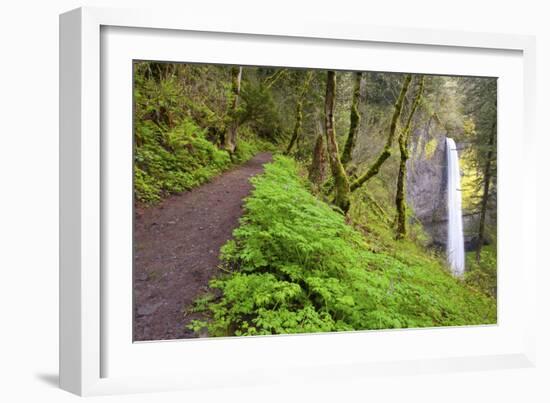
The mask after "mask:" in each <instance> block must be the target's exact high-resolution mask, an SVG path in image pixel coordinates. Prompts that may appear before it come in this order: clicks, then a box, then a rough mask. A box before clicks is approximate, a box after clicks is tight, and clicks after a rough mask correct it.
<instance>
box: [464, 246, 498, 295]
mask: <svg viewBox="0 0 550 403" xmlns="http://www.w3.org/2000/svg"><path fill="white" fill-rule="evenodd" d="M476 255H477V252H469V253H467V254H466V267H467V271H466V274H465V281H466V283H467V284H470V285H471V286H472V287H475V288H477V289H479V290H481V291H482V292H484V293H485V294H487V295H490V296H492V297H494V298H496V297H497V248H496V243H495V240H494V239H492V243H491V245H487V246H484V247H483V248H481V251H480V255H479V259H477V256H476Z"/></svg>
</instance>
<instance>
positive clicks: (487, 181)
mask: <svg viewBox="0 0 550 403" xmlns="http://www.w3.org/2000/svg"><path fill="white" fill-rule="evenodd" d="M496 128H497V126H496V120H495V121H494V122H493V125H492V128H491V135H490V136H489V142H488V148H487V160H486V162H485V167H484V170H483V197H482V199H481V214H480V217H479V230H478V235H477V248H476V261H477V262H478V263H479V260H480V258H481V248H482V247H483V238H484V237H485V217H486V216H487V205H488V202H489V188H490V186H491V161H492V160H493V146H494V144H495V137H496V133H497V130H496Z"/></svg>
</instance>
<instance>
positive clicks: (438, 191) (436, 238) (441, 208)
mask: <svg viewBox="0 0 550 403" xmlns="http://www.w3.org/2000/svg"><path fill="white" fill-rule="evenodd" d="M429 126H431V127H421V128H419V129H417V130H415V132H414V133H413V136H412V138H413V139H414V140H413V141H412V144H413V146H412V148H411V153H410V157H411V158H410V159H409V161H408V163H407V186H406V189H407V203H408V205H409V206H410V207H411V209H412V211H413V213H414V216H415V217H416V218H417V219H419V220H420V222H421V223H422V224H423V226H424V227H425V228H426V231H427V232H428V234H429V235H430V237H431V238H432V241H433V242H434V243H436V244H442V245H444V244H445V240H446V232H447V224H446V221H445V219H446V216H447V196H446V195H447V193H446V191H447V175H446V172H447V171H446V167H447V161H446V157H445V138H446V132H445V131H444V129H443V128H441V127H439V125H438V124H436V123H435V122H432V124H431V125H429Z"/></svg>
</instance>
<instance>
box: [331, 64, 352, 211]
mask: <svg viewBox="0 0 550 403" xmlns="http://www.w3.org/2000/svg"><path fill="white" fill-rule="evenodd" d="M335 92H336V72H334V71H333V70H329V71H328V72H327V91H326V96H325V134H326V138H327V153H328V158H329V163H330V169H331V171H332V176H333V177H334V190H335V197H334V204H335V205H336V206H338V207H339V208H340V209H341V210H342V211H343V212H344V213H346V212H347V211H348V210H349V204H350V201H349V193H350V187H349V180H348V176H347V175H346V171H345V170H344V166H343V165H342V162H341V161H340V153H339V151H338V143H337V142H336V133H335V130H334V103H335Z"/></svg>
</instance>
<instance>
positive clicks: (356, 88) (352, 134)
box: [342, 72, 363, 166]
mask: <svg viewBox="0 0 550 403" xmlns="http://www.w3.org/2000/svg"><path fill="white" fill-rule="evenodd" d="M362 75H363V73H361V72H356V73H355V82H354V85H353V97H352V100H351V112H350V119H349V120H350V124H349V132H348V138H347V139H346V144H345V146H344V151H343V152H342V164H343V165H344V166H346V165H347V164H348V163H349V162H350V161H351V153H352V152H353V148H354V147H355V140H356V139H357V132H358V131H359V122H360V120H361V115H360V113H359V99H360V95H361V78H362Z"/></svg>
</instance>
